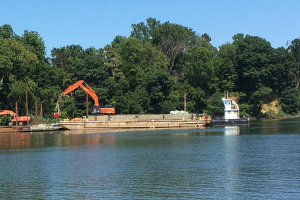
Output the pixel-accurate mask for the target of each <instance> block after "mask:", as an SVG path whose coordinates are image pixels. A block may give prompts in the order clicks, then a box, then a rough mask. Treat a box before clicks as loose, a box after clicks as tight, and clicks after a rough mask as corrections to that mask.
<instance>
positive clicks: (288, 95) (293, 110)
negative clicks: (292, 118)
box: [280, 88, 300, 115]
mask: <svg viewBox="0 0 300 200" xmlns="http://www.w3.org/2000/svg"><path fill="white" fill-rule="evenodd" d="M280 105H281V107H282V110H283V111H284V112H285V113H287V114H290V115H296V114H297V112H298V111H299V109H300V91H299V89H297V88H292V89H287V90H285V91H283V92H282V96H281V100H280Z"/></svg>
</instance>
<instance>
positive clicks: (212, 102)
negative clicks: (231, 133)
mask: <svg viewBox="0 0 300 200" xmlns="http://www.w3.org/2000/svg"><path fill="white" fill-rule="evenodd" d="M223 97H224V96H223V94H222V93H220V92H216V93H214V94H213V95H212V96H211V97H210V99H209V100H208V107H207V110H206V111H205V113H207V114H208V115H212V116H213V117H223V116H224V105H223V102H222V100H221V99H222V98H223Z"/></svg>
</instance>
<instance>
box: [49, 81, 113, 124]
mask: <svg viewBox="0 0 300 200" xmlns="http://www.w3.org/2000/svg"><path fill="white" fill-rule="evenodd" d="M79 87H81V88H82V89H83V90H84V91H85V92H86V93H88V94H89V95H90V96H91V97H92V98H93V100H94V110H93V113H103V114H115V108H114V107H110V108H106V109H103V108H101V109H100V110H99V99H98V96H97V94H96V93H95V91H94V90H93V89H92V88H91V87H90V86H89V85H88V84H87V83H85V82H84V80H79V81H77V82H76V83H74V84H73V85H71V86H69V87H68V88H67V89H66V90H65V91H64V92H63V93H61V95H60V96H66V95H67V94H69V93H70V92H72V91H74V90H76V89H77V88H79ZM58 101H60V99H59V100H58ZM56 110H58V109H56ZM53 116H54V117H55V118H58V117H60V116H61V115H60V113H59V111H58V112H56V113H54V115H53Z"/></svg>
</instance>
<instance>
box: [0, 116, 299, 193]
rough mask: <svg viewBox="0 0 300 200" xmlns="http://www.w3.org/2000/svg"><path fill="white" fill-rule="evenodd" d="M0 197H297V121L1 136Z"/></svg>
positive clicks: (296, 119) (2, 134) (4, 134)
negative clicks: (181, 128)
mask: <svg viewBox="0 0 300 200" xmlns="http://www.w3.org/2000/svg"><path fill="white" fill-rule="evenodd" d="M0 167H1V168H0V199H300V119H298V118H295V119H289V120H262V121H252V122H251V124H250V126H241V127H211V128H203V129H194V130H152V131H135V132H131V131H127V132H116V133H114V132H110V133H97V131H92V132H89V133H88V134H87V133H86V132H79V131H73V132H72V131H64V132H43V133H42V132H41V133H39V132H36V133H0Z"/></svg>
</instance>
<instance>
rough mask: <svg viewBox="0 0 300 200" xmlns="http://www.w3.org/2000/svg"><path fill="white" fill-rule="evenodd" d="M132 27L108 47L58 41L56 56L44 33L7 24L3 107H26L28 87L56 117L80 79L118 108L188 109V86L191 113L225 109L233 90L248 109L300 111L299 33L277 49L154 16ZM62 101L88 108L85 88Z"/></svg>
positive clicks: (0, 80) (77, 112)
mask: <svg viewBox="0 0 300 200" xmlns="http://www.w3.org/2000/svg"><path fill="white" fill-rule="evenodd" d="M131 28H132V31H131V33H130V36H129V37H126V36H116V37H115V38H114V40H113V41H112V42H111V43H110V44H108V45H106V46H105V47H103V48H100V49H96V48H95V47H90V48H87V49H83V48H82V47H81V46H80V45H68V46H64V47H59V48H53V49H52V50H51V57H50V58H49V57H47V56H46V48H45V43H44V41H43V39H42V37H41V36H40V35H39V34H38V33H37V32H35V31H27V30H25V31H24V33H23V35H21V36H19V35H16V34H15V33H14V31H13V28H12V27H11V26H10V25H8V24H5V25H3V26H0V109H2V110H3V109H10V110H14V109H15V102H16V101H17V102H18V104H19V106H18V107H19V111H18V112H19V114H20V115H22V114H23V115H24V114H26V106H25V93H26V92H27V94H28V101H29V112H30V113H31V114H34V112H35V100H36V99H38V101H39V103H40V104H42V105H43V113H44V115H45V116H46V117H51V116H52V114H53V113H54V109H55V106H56V103H57V99H58V96H59V94H60V93H61V92H63V91H64V90H65V89H66V88H67V87H68V86H70V85H71V84H73V83H75V82H76V81H78V80H81V79H82V80H84V81H85V82H86V83H87V84H89V85H90V86H91V87H92V88H93V89H94V90H95V92H96V94H97V95H98V97H99V102H100V104H101V105H102V106H104V105H106V104H110V105H112V106H114V107H115V108H116V113H118V114H144V113H169V112H170V111H171V110H183V109H184V108H183V107H184V104H183V101H184V92H185V91H187V110H188V111H189V112H191V113H204V112H205V113H207V114H210V115H214V116H222V115H223V105H222V101H221V97H223V96H224V93H225V92H226V91H228V92H229V93H230V94H231V95H233V96H234V97H235V99H236V100H237V101H238V103H239V105H240V110H241V115H245V116H251V117H256V118H261V117H277V116H283V115H296V114H297V113H298V111H299V109H300V98H299V97H300V92H299V87H300V38H296V39H294V40H293V41H288V43H287V47H286V48H285V47H279V48H273V47H272V46H271V43H270V42H268V41H267V40H266V39H264V38H261V37H259V36H251V35H247V34H246V35H245V34H240V33H238V34H236V35H234V36H233V37H232V42H231V43H226V44H223V45H221V46H220V47H218V48H217V47H214V46H213V45H212V44H211V38H210V36H209V35H208V34H206V33H204V34H202V35H199V34H197V33H196V32H195V31H193V30H192V29H191V28H188V27H185V26H182V25H179V24H175V23H170V22H164V23H161V22H160V21H159V20H157V19H155V18H148V19H146V21H145V22H141V23H138V24H132V26H131ZM272 102H275V104H274V105H273V107H272V106H271V103H272ZM89 105H90V110H91V109H92V106H93V101H92V99H90V100H89ZM264 106H267V107H268V106H270V109H267V110H265V111H264V109H263V107H264ZM60 108H61V110H62V114H63V117H69V118H72V117H76V116H83V115H85V112H86V94H85V92H84V91H83V90H81V89H78V90H76V91H74V92H73V93H72V94H71V96H70V97H69V98H65V102H64V103H61V104H60ZM274 108H276V109H274Z"/></svg>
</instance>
